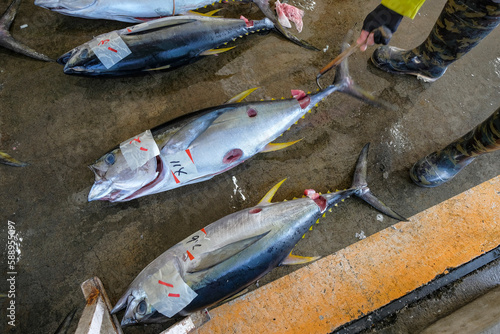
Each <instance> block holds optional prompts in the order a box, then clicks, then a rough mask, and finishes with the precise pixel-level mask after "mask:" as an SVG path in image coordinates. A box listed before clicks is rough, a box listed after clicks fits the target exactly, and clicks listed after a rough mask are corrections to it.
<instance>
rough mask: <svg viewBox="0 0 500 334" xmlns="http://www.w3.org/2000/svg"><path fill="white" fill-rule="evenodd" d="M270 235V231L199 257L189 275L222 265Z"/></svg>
mask: <svg viewBox="0 0 500 334" xmlns="http://www.w3.org/2000/svg"><path fill="white" fill-rule="evenodd" d="M268 233H269V231H267V232H266V233H262V234H260V235H256V236H254V237H250V238H247V239H242V240H238V241H235V242H233V243H231V244H228V245H225V246H223V247H221V248H219V249H216V250H214V251H211V252H207V253H203V254H201V255H199V260H198V264H197V265H196V266H195V267H194V268H192V269H190V270H188V273H190V274H192V273H195V272H198V271H202V270H206V269H208V268H212V267H213V266H216V265H218V264H219V263H222V262H224V261H226V260H227V259H229V258H231V257H233V256H234V255H236V254H238V253H239V252H241V251H243V250H245V249H246V248H248V247H249V246H251V245H253V244H254V243H256V242H257V241H259V240H260V239H262V238H263V237H265V236H266V235H267V234H268Z"/></svg>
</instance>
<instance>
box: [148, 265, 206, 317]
mask: <svg viewBox="0 0 500 334" xmlns="http://www.w3.org/2000/svg"><path fill="white" fill-rule="evenodd" d="M143 289H144V291H145V292H146V294H147V295H148V301H149V303H150V304H151V305H153V306H154V308H155V309H156V310H157V311H158V312H160V313H161V314H163V315H164V316H166V317H169V318H171V317H173V316H174V315H176V314H177V313H178V312H179V311H180V310H182V309H183V308H184V307H186V306H187V305H188V304H189V303H191V301H192V300H193V299H194V298H195V297H196V296H198V294H197V293H196V292H194V291H193V290H192V289H191V288H190V287H189V286H188V285H187V284H186V283H185V282H184V280H183V279H182V277H181V276H180V275H179V272H178V271H177V269H176V268H175V266H174V265H172V264H171V263H167V265H165V266H163V267H162V268H161V269H160V270H158V271H157V272H156V273H155V274H154V275H152V276H151V278H150V280H148V282H147V283H146V284H144V285H143Z"/></svg>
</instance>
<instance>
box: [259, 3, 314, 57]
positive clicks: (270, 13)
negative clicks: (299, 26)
mask: <svg viewBox="0 0 500 334" xmlns="http://www.w3.org/2000/svg"><path fill="white" fill-rule="evenodd" d="M252 2H254V3H255V4H256V5H257V7H259V9H260V10H261V11H262V13H264V15H265V16H266V17H267V18H268V19H269V20H271V21H272V22H273V23H274V28H275V29H276V30H277V31H279V32H280V33H281V34H282V35H283V36H285V38H287V39H288V40H289V41H291V42H293V43H295V44H297V45H299V46H301V47H303V48H306V49H308V50H313V51H319V49H318V48H316V47H315V46H313V45H311V44H309V43H307V42H306V41H304V40H301V39H300V38H298V37H297V36H295V35H293V34H292V33H290V32H289V31H287V30H286V29H285V28H284V27H283V26H282V25H281V23H279V22H278V18H277V17H276V15H275V14H274V12H273V11H272V9H271V7H269V0H253V1H252Z"/></svg>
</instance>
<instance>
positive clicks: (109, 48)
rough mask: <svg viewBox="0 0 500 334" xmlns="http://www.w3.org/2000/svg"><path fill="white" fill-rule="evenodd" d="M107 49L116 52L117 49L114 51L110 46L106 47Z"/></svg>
mask: <svg viewBox="0 0 500 334" xmlns="http://www.w3.org/2000/svg"><path fill="white" fill-rule="evenodd" d="M108 50H109V51H113V52H116V53H118V51H116V50H115V49H113V48H112V47H108Z"/></svg>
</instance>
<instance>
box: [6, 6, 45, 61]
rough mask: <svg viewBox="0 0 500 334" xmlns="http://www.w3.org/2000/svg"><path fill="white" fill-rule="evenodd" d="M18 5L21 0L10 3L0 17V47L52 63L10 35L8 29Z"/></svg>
mask: <svg viewBox="0 0 500 334" xmlns="http://www.w3.org/2000/svg"><path fill="white" fill-rule="evenodd" d="M20 4H21V0H14V1H12V3H11V4H10V6H9V8H7V10H6V11H5V13H4V14H3V15H2V17H0V46H3V47H6V48H7V49H10V50H12V51H15V52H17V53H20V54H23V55H25V56H28V57H31V58H35V59H38V60H44V61H54V60H53V59H51V58H49V57H47V56H46V55H44V54H41V53H38V52H36V51H35V50H33V49H32V48H30V47H28V46H27V45H24V44H23V43H21V42H18V41H16V40H15V39H14V38H13V37H12V36H11V35H10V33H9V28H10V26H11V24H12V21H14V18H15V17H16V13H17V9H18V8H19V5H20Z"/></svg>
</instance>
